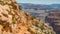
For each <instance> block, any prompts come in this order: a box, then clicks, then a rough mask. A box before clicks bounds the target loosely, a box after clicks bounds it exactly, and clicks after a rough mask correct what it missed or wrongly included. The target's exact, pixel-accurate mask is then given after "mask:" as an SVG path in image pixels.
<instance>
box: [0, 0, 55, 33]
mask: <svg viewBox="0 0 60 34" xmlns="http://www.w3.org/2000/svg"><path fill="white" fill-rule="evenodd" d="M0 34H55V32H54V31H53V29H52V28H51V27H50V26H48V25H47V24H45V23H44V22H43V21H42V20H39V19H37V18H35V17H33V16H31V15H30V14H29V13H24V11H23V10H21V8H19V5H18V4H17V3H16V1H15V0H0Z"/></svg>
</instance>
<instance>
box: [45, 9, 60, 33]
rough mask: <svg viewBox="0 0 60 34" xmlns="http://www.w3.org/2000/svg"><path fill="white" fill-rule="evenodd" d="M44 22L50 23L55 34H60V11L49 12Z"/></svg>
mask: <svg viewBox="0 0 60 34" xmlns="http://www.w3.org/2000/svg"><path fill="white" fill-rule="evenodd" d="M46 22H48V23H50V25H51V26H52V27H53V28H54V30H55V31H56V33H57V34H60V9H55V10H51V11H50V12H49V14H48V16H47V17H46Z"/></svg>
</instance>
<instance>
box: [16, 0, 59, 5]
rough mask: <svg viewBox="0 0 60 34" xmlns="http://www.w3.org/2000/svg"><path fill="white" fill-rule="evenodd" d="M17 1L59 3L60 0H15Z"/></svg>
mask: <svg viewBox="0 0 60 34" xmlns="http://www.w3.org/2000/svg"><path fill="white" fill-rule="evenodd" d="M17 2H18V3H33V4H60V0H17Z"/></svg>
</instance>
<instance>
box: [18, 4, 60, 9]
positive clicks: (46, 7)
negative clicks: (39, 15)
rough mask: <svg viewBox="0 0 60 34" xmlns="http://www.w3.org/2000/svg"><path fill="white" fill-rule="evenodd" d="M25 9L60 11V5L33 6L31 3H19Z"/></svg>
mask: <svg viewBox="0 0 60 34" xmlns="http://www.w3.org/2000/svg"><path fill="white" fill-rule="evenodd" d="M19 4H20V5H21V6H22V8H23V9H35V10H51V9H60V4H50V5H46V4H31V3H19Z"/></svg>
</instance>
